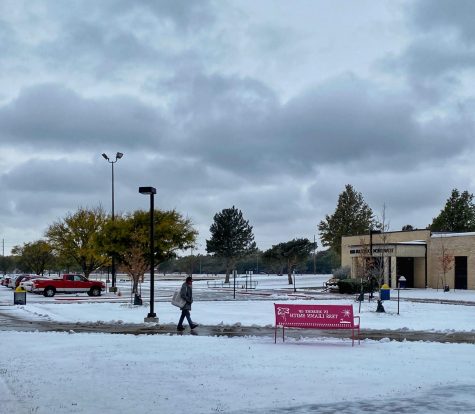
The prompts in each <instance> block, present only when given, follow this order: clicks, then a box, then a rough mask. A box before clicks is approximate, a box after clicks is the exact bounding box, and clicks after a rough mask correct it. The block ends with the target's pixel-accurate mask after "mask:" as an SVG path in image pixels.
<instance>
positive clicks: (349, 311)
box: [274, 303, 360, 346]
mask: <svg viewBox="0 0 475 414" xmlns="http://www.w3.org/2000/svg"><path fill="white" fill-rule="evenodd" d="M274 309H275V332H274V342H275V343H277V328H279V327H281V328H282V341H285V335H284V333H285V328H304V329H326V330H331V329H351V340H352V342H351V346H353V345H354V342H355V330H357V331H358V343H360V317H359V316H353V305H306V304H298V305H289V304H287V303H274Z"/></svg>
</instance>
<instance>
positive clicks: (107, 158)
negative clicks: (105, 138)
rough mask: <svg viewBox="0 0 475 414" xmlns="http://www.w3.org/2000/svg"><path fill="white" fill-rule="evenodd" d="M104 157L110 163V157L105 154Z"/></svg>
mask: <svg viewBox="0 0 475 414" xmlns="http://www.w3.org/2000/svg"><path fill="white" fill-rule="evenodd" d="M102 156H103V157H104V159H106V160H107V161H109V157H108V156H107V154H106V153H105V152H103V153H102Z"/></svg>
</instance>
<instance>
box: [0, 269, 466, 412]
mask: <svg viewBox="0 0 475 414" xmlns="http://www.w3.org/2000/svg"><path fill="white" fill-rule="evenodd" d="M297 277H298V281H297V286H298V289H297V294H298V295H296V296H293V290H292V289H290V288H289V286H288V285H287V284H286V283H285V280H283V279H282V277H277V276H275V277H270V276H262V277H261V276H256V280H259V285H258V288H257V289H256V290H255V291H254V292H255V295H252V294H251V295H249V293H247V294H242V293H240V294H238V296H237V299H236V300H229V293H226V292H224V293H220V291H217V290H213V289H208V288H207V287H206V281H201V282H196V283H195V285H194V295H195V298H196V301H195V303H194V304H193V310H192V316H193V319H194V320H196V321H197V322H199V323H202V324H218V323H223V324H229V325H232V324H235V323H241V324H242V325H247V326H251V325H256V326H266V325H273V322H274V315H273V303H274V302H280V301H285V300H298V301H303V300H304V299H302V297H300V296H299V294H300V293H301V292H305V294H307V295H309V297H312V299H311V300H310V299H306V300H305V301H307V302H308V303H319V301H320V300H321V301H324V303H352V304H353V307H354V310H355V313H356V314H358V303H357V302H354V298H353V297H352V296H345V297H340V296H339V295H326V294H321V293H319V294H318V295H317V296H315V294H314V293H315V292H312V291H311V289H310V290H308V291H307V290H304V288H306V287H312V286H313V287H321V286H322V283H323V281H324V280H327V279H328V276H326V277H325V276H319V277H318V278H315V277H314V276H312V277H309V276H301V277H299V276H297ZM181 279H182V278H177V279H176V280H171V281H170V280H167V281H165V280H163V281H160V279H159V281H158V283H156V285H157V286H156V288H157V292H156V297H157V298H158V300H160V301H159V302H156V303H155V310H156V312H157V314H158V317H159V318H160V323H173V324H174V323H176V321H177V318H178V310H177V309H176V308H174V307H173V306H171V304H170V303H169V302H168V297H169V296H171V293H172V292H173V289H174V288H175V287H176V286H179V284H180V283H181V281H182V280H181ZM123 289H124V291H126V286H125V285H124V286H123ZM143 289H144V290H143V292H142V296H143V297H144V299H145V300H147V299H146V298H147V291H146V286H144V287H143ZM226 289H228V290H229V288H226ZM269 290H271V292H268V293H269V295H268V296H259V295H258V293H263V292H266V291H269ZM251 293H252V292H251ZM400 294H401V298H404V299H408V298H415V299H421V298H422V299H432V300H437V301H441V300H447V299H449V300H454V301H464V302H469V303H475V292H473V291H464V292H445V293H444V292H441V291H438V292H437V291H435V290H417V289H411V290H405V291H401V292H400ZM223 295H224V296H223ZM312 295H313V296H312ZM391 295H392V299H393V300H391V301H385V302H384V306H385V309H386V313H384V314H377V313H375V312H374V310H375V308H376V303H375V302H371V303H369V302H364V303H363V304H362V308H361V314H360V316H361V324H362V327H363V328H374V329H401V328H406V329H409V330H436V331H469V332H474V331H475V318H474V317H475V307H474V306H464V305H453V304H451V305H448V304H441V303H421V302H410V301H406V300H405V301H401V302H400V303H399V305H400V314H399V315H398V314H397V301H396V300H394V298H395V297H397V292H395V291H392V292H391ZM124 296H126V294H124ZM124 296H123V297H121V298H118V297H117V296H114V295H112V294H109V293H108V294H106V295H104V296H103V297H102V298H100V299H98V300H91V301H89V298H88V297H86V298H87V301H86V300H84V299H85V297H84V296H82V295H81V296H77V297H71V296H67V297H62V296H59V295H58V296H57V297H55V298H53V299H51V298H48V299H46V298H43V297H41V296H36V295H28V297H27V300H28V301H27V305H24V306H13V305H12V291H11V290H8V289H6V288H3V287H0V314H1V313H6V314H10V315H13V316H14V317H18V318H22V319H29V320H31V319H46V320H48V319H49V320H57V321H107V322H110V321H116V322H117V323H120V321H123V322H132V323H143V318H144V317H145V316H146V314H147V312H148V306H147V304H146V303H145V306H141V307H138V306H133V305H131V304H130V303H129V302H128V300H127V297H124ZM220 297H225V298H226V300H225V301H221V300H219V298H220ZM296 298H298V299H296ZM64 299H68V300H64ZM198 331H199V330H198ZM0 344H1V352H2V356H1V357H0V413H2V414H3V413H18V414H23V413H52V412H54V413H58V414H60V413H158V412H160V413H178V412H182V411H186V412H189V413H192V414H193V413H216V412H223V413H285V412H292V413H363V412H370V411H371V412H378V413H389V412H406V413H434V412H435V413H457V412H460V413H470V412H471V413H475V396H474V393H473V390H474V389H475V388H474V387H475V376H474V374H473V373H474V372H475V360H474V357H473V355H474V354H475V353H474V352H475V346H474V345H470V344H440V343H431V342H396V341H389V340H388V339H383V340H381V341H371V340H365V341H362V342H361V345H359V346H358V345H355V346H354V347H351V340H346V339H345V340H343V339H335V338H306V337H305V331H302V338H300V339H292V338H289V339H288V340H287V341H286V342H285V343H278V344H274V340H273V338H272V337H245V338H226V337H205V336H190V335H184V336H179V335H154V336H132V335H110V334H77V333H74V332H71V333H40V332H31V333H25V332H10V331H0Z"/></svg>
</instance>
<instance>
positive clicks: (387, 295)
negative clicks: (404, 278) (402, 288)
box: [379, 285, 391, 300]
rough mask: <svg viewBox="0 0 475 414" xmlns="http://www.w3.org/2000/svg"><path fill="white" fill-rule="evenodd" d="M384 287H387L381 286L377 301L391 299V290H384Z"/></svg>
mask: <svg viewBox="0 0 475 414" xmlns="http://www.w3.org/2000/svg"><path fill="white" fill-rule="evenodd" d="M384 286H388V285H383V286H381V289H379V299H380V300H390V299H391V289H389V286H388V287H387V288H386V287H384Z"/></svg>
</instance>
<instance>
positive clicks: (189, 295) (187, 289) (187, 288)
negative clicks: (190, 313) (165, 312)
mask: <svg viewBox="0 0 475 414" xmlns="http://www.w3.org/2000/svg"><path fill="white" fill-rule="evenodd" d="M180 296H181V297H182V298H183V299H185V300H186V303H185V306H183V307H182V308H180V309H181V310H191V304H192V303H193V289H192V287H191V285H189V284H188V283H186V282H185V283H183V285H181V290H180Z"/></svg>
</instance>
